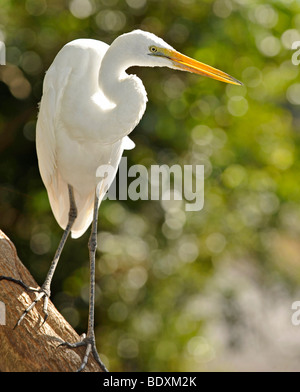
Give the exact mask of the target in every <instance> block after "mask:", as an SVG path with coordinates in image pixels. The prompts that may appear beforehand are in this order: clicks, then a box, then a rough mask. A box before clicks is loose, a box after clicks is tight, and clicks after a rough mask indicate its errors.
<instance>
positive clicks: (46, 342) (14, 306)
mask: <svg viewBox="0 0 300 392" xmlns="http://www.w3.org/2000/svg"><path fill="white" fill-rule="evenodd" d="M0 275H5V276H10V277H12V278H15V279H19V280H22V281H23V282H24V283H25V284H27V285H29V286H32V287H38V285H37V283H36V282H35V280H34V279H33V277H32V276H31V275H30V273H29V271H28V270H27V269H26V267H24V265H23V264H22V262H21V261H20V260H19V258H18V255H17V251H16V248H15V246H14V245H13V243H12V242H11V241H10V239H9V238H8V237H7V236H6V235H5V234H4V233H3V232H2V231H1V230H0ZM33 299H35V294H34V293H28V292H26V291H25V290H24V289H23V288H22V287H21V286H19V285H18V284H15V283H13V282H8V281H5V280H2V281H0V301H1V302H2V303H1V302H0V313H1V315H0V371H1V372H17V371H19V372H72V371H76V370H77V369H78V367H79V366H80V365H81V361H82V358H83V356H84V352H85V347H80V348H77V349H75V350H71V349H68V348H67V347H58V345H59V344H60V343H62V342H63V341H68V342H77V341H79V340H80V337H79V336H78V334H77V333H76V332H75V331H74V329H73V328H72V327H71V326H70V324H69V323H68V322H67V321H66V320H65V319H64V318H63V316H62V315H61V314H60V313H59V312H58V311H57V309H56V308H55V307H54V305H53V304H52V302H51V301H49V307H48V312H49V317H48V319H47V321H46V322H45V323H44V324H43V303H42V302H41V303H38V304H37V305H36V306H35V307H34V308H33V309H32V310H31V311H30V312H29V313H28V314H27V316H26V317H25V319H24V320H23V321H22V323H21V325H20V326H18V327H16V328H15V329H13V328H14V326H15V324H16V322H17V321H18V319H19V317H20V315H21V314H22V313H23V311H24V310H25V308H27V307H28V306H29V305H30V304H31V302H32V300H33ZM3 304H4V305H5V317H4V313H3V310H4V309H3V308H4V305H3ZM4 318H5V319H4ZM2 324H4V325H2ZM85 371H93V372H95V371H101V369H100V367H99V365H98V364H97V362H96V361H95V360H94V358H93V356H92V355H90V358H89V361H88V364H87V366H86V368H85Z"/></svg>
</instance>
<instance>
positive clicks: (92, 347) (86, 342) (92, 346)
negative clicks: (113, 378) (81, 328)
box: [58, 334, 108, 372]
mask: <svg viewBox="0 0 300 392" xmlns="http://www.w3.org/2000/svg"><path fill="white" fill-rule="evenodd" d="M61 346H66V347H68V348H77V347H81V346H86V350H85V354H84V357H83V360H82V362H81V365H80V367H79V368H78V369H77V372H81V371H82V370H83V369H84V368H85V367H86V364H87V362H88V359H89V355H90V353H91V352H92V353H93V355H94V358H95V360H96V362H97V363H98V364H99V366H100V368H101V370H102V371H103V372H108V370H107V368H106V366H105V365H104V363H103V362H102V361H101V359H100V357H99V354H98V352H97V348H96V341H95V337H94V336H92V337H88V336H86V334H83V335H81V340H80V341H79V342H77V343H69V342H63V343H61V344H60V345H59V346H58V347H61Z"/></svg>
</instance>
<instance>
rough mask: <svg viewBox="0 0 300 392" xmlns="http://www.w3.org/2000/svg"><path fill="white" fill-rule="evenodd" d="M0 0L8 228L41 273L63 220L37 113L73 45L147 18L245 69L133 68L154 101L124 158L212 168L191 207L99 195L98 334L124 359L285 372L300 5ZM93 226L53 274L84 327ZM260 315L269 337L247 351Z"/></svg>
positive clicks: (295, 249)
mask: <svg viewBox="0 0 300 392" xmlns="http://www.w3.org/2000/svg"><path fill="white" fill-rule="evenodd" d="M0 8H1V12H0V40H2V41H4V42H5V44H6V62H7V64H6V66H0V102H1V104H0V151H1V160H0V228H1V229H2V230H4V232H5V233H6V234H7V235H8V236H9V237H10V238H11V239H12V241H13V242H14V243H15V245H16V247H17V249H18V254H19V256H20V258H21V260H22V261H23V262H24V263H25V265H26V266H27V267H28V268H29V270H30V271H31V273H32V274H33V276H34V277H35V278H36V280H37V281H38V283H39V284H42V282H43V280H44V278H45V275H46V272H47V270H48V267H49V264H50V261H51V258H52V257H53V254H54V252H55V249H56V247H57V245H58V242H59V240H60V236H61V234H62V230H61V229H60V228H59V227H58V225H57V223H56V221H55V219H54V217H53V215H52V212H51V210H50V206H49V203H48V199H47V194H46V191H45V189H44V186H43V184H42V181H41V178H40V175H39V172H38V166H37V158H36V152H35V123H36V117H37V112H38V102H39V101H40V99H41V89H42V82H43V77H44V74H45V71H46V70H47V68H48V67H49V65H50V64H51V62H52V61H53V59H54V57H55V55H56V53H57V52H58V51H59V50H60V49H61V47H62V46H63V45H64V44H66V43H67V42H68V41H71V40H73V39H76V38H84V37H88V38H94V39H99V40H103V41H105V42H107V43H111V42H112V41H113V40H114V39H115V38H116V37H117V36H118V35H120V34H122V33H124V32H127V31H131V30H133V29H136V28H141V29H144V30H147V31H150V32H153V33H155V34H157V35H158V36H160V37H162V38H163V39H165V40H166V41H167V42H168V43H169V44H170V45H172V46H174V47H175V48H176V49H177V50H179V51H181V52H183V53H185V54H187V55H189V56H191V57H194V58H196V59H199V60H200V61H203V62H205V63H208V64H210V65H213V66H215V67H217V68H220V69H222V70H223V71H225V72H228V73H229V74H231V75H233V76H234V77H236V78H237V79H239V80H241V81H243V83H244V86H243V87H237V86H231V85H226V84H224V83H220V82H217V81H213V80H210V79H207V78H202V77H198V76H196V75H191V74H186V73H183V72H176V71H173V70H170V69H160V68H155V69H151V68H137V67H134V68H132V69H131V70H130V72H134V73H137V75H138V76H140V77H141V79H142V80H143V83H144V85H145V87H146V90H147V92H148V97H149V102H148V105H147V111H146V113H145V115H144V117H143V119H142V121H141V123H140V124H139V125H138V127H137V129H136V130H135V131H134V132H133V133H132V134H131V138H132V139H133V140H134V142H135V143H136V148H135V149H134V150H132V151H127V152H125V155H126V156H127V157H128V165H129V166H130V165H133V164H143V165H145V166H146V167H150V165H152V164H159V165H161V164H169V165H171V164H175V163H179V164H180V165H182V166H183V165H184V164H189V165H196V164H203V165H204V166H205V205H204V209H203V210H202V211H199V212H186V211H185V208H184V203H181V202H170V203H164V202H159V201H150V200H138V201H130V200H129V201H110V200H106V201H104V202H103V203H102V205H101V208H100V214H99V252H98V256H97V306H96V335H97V346H98V350H99V352H100V353H101V355H102V357H103V359H104V361H105V362H106V363H107V365H108V366H109V368H110V369H111V370H118V371H128V370H136V371H150V370H151V371H153V370H159V371H168V370H171V371H182V370H184V371H185V370H195V371H201V370H205V369H213V370H218V369H222V370H235V369H240V368H241V366H244V368H246V369H255V370H259V369H264V368H266V369H268V370H269V368H274V366H276V364H275V365H274V363H273V362H272V361H274V360H275V359H274V358H275V357H276V356H275V355H273V356H272V355H270V356H269V359H268V361H269V363H270V366H269V367H268V365H266V363H264V364H262V363H260V360H259V358H258V357H257V352H258V350H259V355H260V356H262V357H263V356H264V350H265V351H267V350H269V348H268V347H269V346H272V349H274V347H275V342H277V341H279V340H281V341H282V339H283V341H285V340H284V339H285V338H286V339H287V338H288V337H287V336H286V335H287V334H291V333H292V332H291V331H290V332H288V331H289V330H288V329H284V328H282V327H281V329H279V324H280V323H281V321H282V320H283V319H284V321H285V323H286V324H284V323H283V324H282V325H288V328H293V327H291V325H290V321H289V320H286V318H287V317H290V313H289V312H290V309H291V302H292V299H293V298H294V299H296V294H297V287H298V286H299V283H300V241H299V236H300V203H299V201H300V181H299V173H300V161H299V159H298V157H299V154H300V138H299V129H300V114H299V113H300V112H299V105H300V83H299V66H296V65H294V64H293V63H292V61H291V59H292V54H293V53H294V52H293V51H292V50H291V46H292V43H293V42H294V41H300V3H299V2H298V1H295V0H294V1H293V0H285V1H284V0H277V1H272V2H264V1H261V0H255V1H250V0H224V1H222V0H204V1H202V0H201V1H200V0H163V1H158V0H126V1H121V0H70V1H68V0H47V1H46V0H26V1H24V0H0ZM88 235H89V233H85V235H84V236H83V237H82V238H80V239H78V240H71V239H69V240H68V242H67V245H66V247H65V249H64V252H63V255H62V257H61V261H60V263H59V264H58V268H57V272H56V274H55V276H54V280H53V286H52V300H53V301H54V303H55V305H56V306H57V307H58V309H59V310H60V311H61V312H62V314H63V315H64V316H65V317H66V318H67V319H68V320H69V322H70V323H71V324H72V325H73V326H74V328H76V330H77V331H78V332H79V333H82V332H85V330H86V325H87V313H88V305H87V303H88V282H89V264H88V250H87V241H88ZM282 299H285V302H283V304H284V306H283V309H284V311H283V313H280V312H279V311H278V312H277V310H278V309H279V307H280V305H282V302H280V301H281V300H282ZM262 303H264V306H265V308H264V309H262V310H261V312H259V308H260V306H262ZM276 304H277V305H278V306H277V305H276ZM276 306H277V308H276ZM262 307H263V306H262ZM267 309H272V311H273V313H272V312H268V311H267ZM275 309H277V310H276V312H275ZM271 313H272V314H273V319H272V318H271V317H272V314H271ZM275 314H276V317H275ZM262 315H263V317H262ZM256 319H258V321H257V322H256V324H255V328H256V330H257V331H258V332H257V333H261V335H260V338H259V341H260V343H259V344H258V345H257V346H255V347H256V349H255V350H254V353H253V355H252V356H251V355H250V357H249V356H247V360H245V361H244V362H243V358H244V357H243V352H244V351H245V350H246V348H245V347H246V345H247V344H248V345H251V344H254V343H253V341H254V340H255V339H254V338H253V336H252V340H249V341H248V338H249V330H250V329H251V326H252V327H253V322H254V321H255V320H256ZM280 320H281V321H280ZM282 322H283V321H282ZM263 326H264V327H263ZM262 328H264V329H263V332H261V329H262ZM252 329H253V328H252ZM293 331H294V330H293ZM252 332H253V331H252ZM252 332H251V333H252ZM294 332H295V331H294ZM276 336H280V339H277V337H276ZM297 336H298V341H299V340H300V338H299V333H298V335H297ZM253 339H254V340H253ZM268 339H269V340H270V344H269V346H268V347H267V344H266V342H267V341H268ZM255 342H257V340H255ZM279 349H280V350H281V349H282V347H281V348H279ZM232 350H233V351H232ZM243 350H244V351H243ZM248 351H249V350H248ZM232 352H234V353H235V354H234V355H235V357H234V358H235V359H237V360H232V361H230V359H229V358H231V359H232V357H231V353H232ZM298 352H299V350H298ZM277 353H278V352H277ZM282 353H283V351H280V355H283V356H284V354H282ZM226 356H227V357H226ZM287 357H288V358H289V359H288V360H286V361H285V362H284V364H282V363H280V364H277V365H278V366H285V368H283V369H282V370H284V369H291V368H293V366H296V367H297V365H298V369H299V365H300V363H299V356H296V355H294V356H293V355H292V352H289V353H288V355H287ZM249 358H250V359H249ZM295 358H297V360H296V359H295ZM247 361H248V362H247ZM268 361H267V362H268ZM295 361H296V362H295ZM292 363H293V365H292ZM272 366H273V367H272Z"/></svg>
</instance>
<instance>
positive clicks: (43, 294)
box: [0, 275, 49, 329]
mask: <svg viewBox="0 0 300 392" xmlns="http://www.w3.org/2000/svg"><path fill="white" fill-rule="evenodd" d="M1 280H8V281H9V282H13V283H16V284H18V285H19V286H21V287H23V289H25V290H26V291H28V292H33V293H37V296H36V299H35V300H34V301H33V302H32V304H30V305H29V306H28V308H27V309H25V310H24V312H23V314H22V315H21V317H20V318H19V320H18V321H17V322H16V325H15V326H14V328H13V329H16V328H17V327H18V326H19V325H20V324H21V322H22V321H23V320H24V318H25V317H26V315H27V313H29V312H30V311H31V309H33V308H34V307H35V305H36V304H37V303H38V302H39V301H40V300H41V299H42V298H43V297H44V306H43V312H44V315H45V316H44V321H43V324H44V323H45V322H46V320H47V318H48V311H47V309H48V299H49V295H48V294H47V293H46V291H45V290H44V289H43V288H38V289H37V288H35V287H30V286H27V285H26V284H25V283H24V282H22V281H21V280H18V279H15V278H11V277H10V276H3V275H1V276H0V281H1ZM43 324H42V325H43Z"/></svg>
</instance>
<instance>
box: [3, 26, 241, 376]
mask: <svg viewBox="0 0 300 392" xmlns="http://www.w3.org/2000/svg"><path fill="white" fill-rule="evenodd" d="M131 66H141V67H144V66H146V67H169V68H173V69H177V70H183V71H189V72H193V73H196V74H200V75H204V76H208V77H210V78H213V79H217V80H220V81H223V82H226V83H231V84H236V85H240V84H241V83H240V82H239V81H238V80H236V79H234V78H233V77H232V76H229V75H228V74H226V73H224V72H222V71H219V70H217V69H215V68H213V67H210V66H208V65H205V64H203V63H200V62H198V61H196V60H193V59H191V58H189V57H187V56H184V55H182V54H181V53H179V52H177V51H176V50H175V49H173V48H172V47H171V46H170V45H168V44H167V43H166V42H164V41H163V40H162V39H160V38H158V37H157V36H155V35H154V34H151V33H148V32H144V31H141V30H135V31H132V32H130V33H127V34H123V35H121V36H119V37H118V38H117V39H116V40H115V41H114V42H113V43H112V44H111V46H109V45H107V44H105V43H104V42H100V41H97V40H92V39H78V40H75V41H72V42H70V43H68V44H67V45H65V46H64V47H63V48H62V49H61V51H60V52H59V53H58V54H57V56H56V58H55V59H54V61H53V63H52V65H51V66H50V68H49V70H48V71H47V73H46V76H45V80H44V86H43V96H42V100H41V103H40V109H39V115H38V121H37V134H36V145H37V154H38V162H39V169H40V173H41V176H42V179H43V182H44V184H45V186H46V188H47V192H48V196H49V200H50V204H51V208H52V211H53V214H54V216H55V218H56V220H57V222H58V224H59V225H60V226H61V227H62V228H63V229H64V234H63V236H62V239H61V242H60V244H59V246H58V249H57V252H56V254H55V257H54V259H53V261H52V263H51V266H50V269H49V272H48V274H47V277H46V280H45V282H44V284H43V285H42V286H41V287H40V288H38V289H34V291H36V292H37V297H36V299H35V301H34V302H33V303H32V304H31V305H30V306H29V307H28V308H27V309H26V310H25V312H24V313H23V315H22V316H21V318H20V319H19V321H18V323H17V324H20V322H21V321H22V319H23V318H24V317H25V315H26V314H27V313H28V312H29V311H30V310H31V309H32V308H33V307H34V305H35V304H36V303H37V302H38V301H39V300H41V299H42V298H43V300H44V314H45V317H44V320H46V318H47V315H48V313H47V305H48V298H49V296H50V284H51V280H52V277H53V274H54V271H55V268H56V266H57V262H58V260H59V257H60V254H61V251H62V248H63V246H64V243H65V241H66V239H67V237H68V235H69V233H70V232H71V235H72V237H73V238H78V237H80V236H81V235H82V234H83V233H84V232H85V231H86V230H87V228H88V227H89V225H90V224H91V223H92V230H91V235H90V239H89V252H90V269H91V278H90V304H89V321H88V330H87V335H86V337H85V338H84V339H83V340H82V341H81V342H78V343H75V344H70V343H63V345H67V346H69V347H73V348H74V347H77V346H80V345H86V353H85V356H84V359H83V362H82V364H81V366H80V368H79V370H82V369H83V368H84V367H85V365H86V363H87V360H88V356H89V353H90V352H91V351H92V352H93V354H94V356H95V358H96V360H97V361H98V363H99V364H100V366H101V367H102V369H103V370H106V368H105V366H104V365H103V364H102V362H101V360H100V358H99V356H98V353H97V350H96V344H95V335H94V298H95V252H96V239H97V236H96V234H97V216H98V208H99V205H100V202H101V200H102V198H103V196H104V194H105V192H106V190H107V187H106V188H105V187H104V186H103V184H104V181H103V179H101V178H97V177H96V171H97V169H98V168H99V167H100V166H101V165H108V164H109V165H111V166H113V168H114V172H113V173H111V174H110V178H107V179H106V184H107V185H108V186H109V185H110V184H111V182H112V181H113V178H114V176H115V173H116V171H117V169H118V165H119V162H120V159H121V156H122V153H123V150H124V149H131V148H133V146H134V143H133V142H132V141H131V140H130V139H129V137H128V136H127V135H128V134H129V133H130V132H131V131H132V130H133V129H134V128H135V127H136V125H137V124H138V123H139V121H140V119H141V118H142V116H143V114H144V112H145V109H146V102H147V94H146V91H145V88H144V86H143V83H142V81H141V80H140V79H139V78H138V77H137V76H135V75H129V74H127V73H126V70H127V68H129V67H131ZM10 280H13V281H15V282H16V283H20V282H19V281H16V280H14V279H10ZM20 284H22V282H21V283H20ZM22 285H23V287H24V284H22ZM31 290H33V289H32V288H31Z"/></svg>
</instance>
